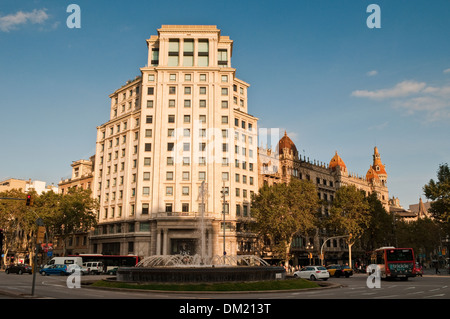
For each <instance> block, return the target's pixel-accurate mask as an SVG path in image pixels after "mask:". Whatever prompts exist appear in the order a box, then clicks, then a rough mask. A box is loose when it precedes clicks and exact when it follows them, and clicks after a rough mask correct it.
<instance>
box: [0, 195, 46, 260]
mask: <svg viewBox="0 0 450 319" xmlns="http://www.w3.org/2000/svg"><path fill="white" fill-rule="evenodd" d="M29 194H31V195H32V196H33V198H36V196H37V194H36V192H34V191H33V192H30V193H29ZM26 195H27V194H25V193H24V192H23V191H22V190H21V189H12V190H8V191H5V192H2V193H0V197H2V198H8V199H2V200H0V228H2V229H3V235H4V238H3V253H4V256H5V257H4V261H6V256H7V254H8V252H9V251H14V252H31V251H33V249H32V248H33V241H32V240H33V238H34V233H35V231H36V230H37V226H36V219H37V216H36V214H35V212H34V211H33V210H32V208H30V207H28V206H26V205H25V199H26ZM17 199H19V200H17Z"/></svg>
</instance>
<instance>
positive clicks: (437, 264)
mask: <svg viewBox="0 0 450 319" xmlns="http://www.w3.org/2000/svg"><path fill="white" fill-rule="evenodd" d="M434 267H435V269H436V275H437V274H440V273H441V272H440V271H439V263H435V264H434Z"/></svg>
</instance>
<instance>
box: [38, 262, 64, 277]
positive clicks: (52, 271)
mask: <svg viewBox="0 0 450 319" xmlns="http://www.w3.org/2000/svg"><path fill="white" fill-rule="evenodd" d="M39 273H40V274H41V275H42V276H48V275H60V276H66V275H69V274H70V273H69V272H68V271H67V265H60V264H55V265H50V266H45V267H44V268H42V269H41V270H39Z"/></svg>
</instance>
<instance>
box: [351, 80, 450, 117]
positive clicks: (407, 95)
mask: <svg viewBox="0 0 450 319" xmlns="http://www.w3.org/2000/svg"><path fill="white" fill-rule="evenodd" d="M352 96H355V97H361V98H369V99H373V100H392V104H391V105H392V106H393V107H394V108H396V109H400V110H403V111H404V112H405V114H406V115H413V114H417V113H419V114H422V115H423V116H424V117H423V118H424V120H425V121H427V122H435V121H439V120H449V119H450V85H447V86H441V87H436V86H428V85H427V84H426V83H425V82H416V81H403V82H400V83H397V84H396V85H395V86H394V87H392V88H387V89H380V90H375V91H369V90H357V91H353V92H352Z"/></svg>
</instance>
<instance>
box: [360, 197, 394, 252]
mask: <svg viewBox="0 0 450 319" xmlns="http://www.w3.org/2000/svg"><path fill="white" fill-rule="evenodd" d="M366 200H367V203H368V204H369V214H370V221H369V225H368V227H367V229H366V230H365V231H364V233H363V234H362V236H361V240H360V242H361V247H362V248H363V249H364V250H365V251H373V250H374V249H376V248H379V247H382V246H390V245H393V244H394V242H395V233H394V219H393V216H392V214H390V213H388V212H387V211H386V209H385V208H384V206H383V204H382V203H381V201H380V200H379V199H378V196H377V194H376V193H372V194H370V195H369V196H367V197H366Z"/></svg>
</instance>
